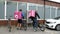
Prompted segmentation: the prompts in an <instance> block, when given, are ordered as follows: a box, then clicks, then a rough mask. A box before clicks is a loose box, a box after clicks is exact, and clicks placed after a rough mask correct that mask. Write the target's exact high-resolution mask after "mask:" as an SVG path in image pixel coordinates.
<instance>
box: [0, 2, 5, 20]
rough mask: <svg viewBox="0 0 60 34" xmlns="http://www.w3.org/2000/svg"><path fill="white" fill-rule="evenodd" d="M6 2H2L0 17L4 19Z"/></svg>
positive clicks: (0, 4)
mask: <svg viewBox="0 0 60 34" xmlns="http://www.w3.org/2000/svg"><path fill="white" fill-rule="evenodd" d="M4 13H5V12H4V2H3V1H2V2H0V19H4Z"/></svg>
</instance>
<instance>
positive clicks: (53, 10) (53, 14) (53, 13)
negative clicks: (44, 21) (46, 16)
mask: <svg viewBox="0 0 60 34" xmlns="http://www.w3.org/2000/svg"><path fill="white" fill-rule="evenodd" d="M55 11H56V8H53V7H52V8H51V18H55Z"/></svg>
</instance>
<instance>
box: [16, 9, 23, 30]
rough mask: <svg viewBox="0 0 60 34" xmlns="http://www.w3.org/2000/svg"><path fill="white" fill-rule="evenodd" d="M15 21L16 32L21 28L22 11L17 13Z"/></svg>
mask: <svg viewBox="0 0 60 34" xmlns="http://www.w3.org/2000/svg"><path fill="white" fill-rule="evenodd" d="M16 18H17V20H18V24H17V30H19V29H21V26H22V23H23V21H22V19H23V18H24V16H23V13H22V9H20V10H19V11H18V12H17V16H16Z"/></svg>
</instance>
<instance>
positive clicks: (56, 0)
mask: <svg viewBox="0 0 60 34" xmlns="http://www.w3.org/2000/svg"><path fill="white" fill-rule="evenodd" d="M49 1H54V2H58V3H60V0H49Z"/></svg>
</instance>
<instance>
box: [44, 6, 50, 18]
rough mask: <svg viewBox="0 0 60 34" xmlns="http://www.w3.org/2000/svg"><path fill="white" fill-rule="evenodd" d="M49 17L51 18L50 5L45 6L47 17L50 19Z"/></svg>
mask: <svg viewBox="0 0 60 34" xmlns="http://www.w3.org/2000/svg"><path fill="white" fill-rule="evenodd" d="M49 18H50V7H49V6H45V19H49Z"/></svg>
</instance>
